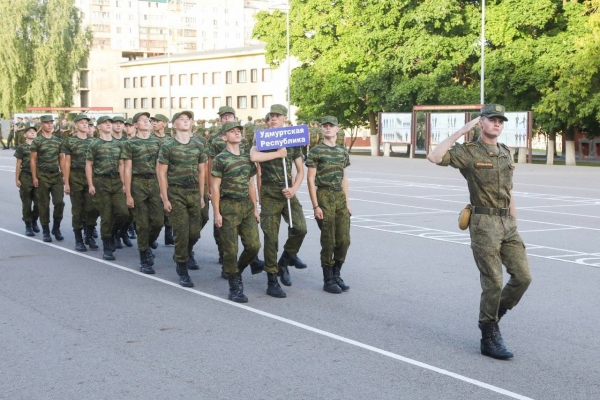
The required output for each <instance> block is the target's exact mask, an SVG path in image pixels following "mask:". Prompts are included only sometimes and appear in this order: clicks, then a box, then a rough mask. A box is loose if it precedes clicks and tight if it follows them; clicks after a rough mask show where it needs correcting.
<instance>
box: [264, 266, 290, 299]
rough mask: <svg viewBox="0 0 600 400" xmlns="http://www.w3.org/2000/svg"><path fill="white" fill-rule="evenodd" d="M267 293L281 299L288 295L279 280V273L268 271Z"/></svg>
mask: <svg viewBox="0 0 600 400" xmlns="http://www.w3.org/2000/svg"><path fill="white" fill-rule="evenodd" d="M267 294H268V295H269V296H273V297H277V298H280V299H282V298H284V297H286V294H285V292H284V291H283V289H282V288H281V286H279V282H278V281H277V274H272V273H269V272H267Z"/></svg>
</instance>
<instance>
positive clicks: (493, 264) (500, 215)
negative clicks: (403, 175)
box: [427, 104, 531, 359]
mask: <svg viewBox="0 0 600 400" xmlns="http://www.w3.org/2000/svg"><path fill="white" fill-rule="evenodd" d="M504 112H505V109H504V106H502V105H500V104H486V105H485V106H483V108H482V109H481V114H480V117H478V118H475V119H474V120H472V121H471V122H469V123H467V124H466V125H465V126H463V127H462V128H461V129H459V130H458V131H457V132H456V133H454V134H453V135H452V136H450V137H448V138H446V139H445V140H444V141H442V142H441V143H440V144H438V145H437V146H436V147H435V149H434V150H433V151H432V152H431V153H429V155H428V156H427V159H428V160H429V161H431V162H433V163H436V164H438V165H440V166H448V165H450V166H452V167H454V168H458V169H459V170H460V173H461V174H462V175H463V176H464V177H465V179H466V180H467V185H468V188H469V196H470V200H471V211H472V215H471V219H470V223H469V231H470V233H471V249H472V250H473V256H474V258H475V263H476V264H477V268H478V269H479V273H480V280H481V288H482V294H481V303H480V308H479V328H480V329H481V337H482V338H481V354H483V355H486V356H489V357H493V358H498V359H507V358H512V357H513V353H512V352H511V351H510V350H508V348H507V347H506V344H505V342H504V339H503V338H502V335H501V334H500V328H499V326H498V322H499V321H500V318H502V316H503V315H504V314H506V312H507V310H510V309H512V308H513V307H515V306H516V305H517V304H518V303H519V300H521V297H523V294H524V293H525V291H526V290H527V288H528V287H529V284H530V283H531V273H530V271H529V264H528V261H527V253H526V251H525V244H524V243H523V240H522V239H521V236H520V235H519V233H518V232H517V214H516V209H515V202H514V199H513V195H512V188H513V182H512V178H513V170H514V168H515V165H514V163H513V159H512V157H511V156H510V151H509V149H508V147H507V146H506V145H504V144H501V143H498V137H499V136H500V134H501V133H502V130H503V128H504V122H505V121H507V118H506V117H505V115H504ZM475 125H479V126H480V128H481V136H480V138H479V140H478V141H477V142H468V143H463V144H459V145H456V146H454V147H452V148H451V146H452V145H453V144H454V143H455V142H456V141H457V140H458V139H459V138H460V137H462V136H464V135H465V134H467V133H468V132H469V131H470V130H471V129H472V128H473V127H474V126H475ZM502 264H504V265H505V267H506V270H507V272H508V273H509V274H510V279H509V281H508V282H507V284H506V286H504V288H503V287H502V283H503V282H502Z"/></svg>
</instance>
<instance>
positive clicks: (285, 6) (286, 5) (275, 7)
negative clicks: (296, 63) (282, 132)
mask: <svg viewBox="0 0 600 400" xmlns="http://www.w3.org/2000/svg"><path fill="white" fill-rule="evenodd" d="M269 9H270V10H280V11H281V10H285V11H286V34H285V37H286V58H287V96H286V100H287V108H288V113H289V112H290V106H291V100H290V97H291V93H290V81H291V76H292V75H291V63H290V0H286V2H285V3H281V4H275V5H272V6H271V7H269Z"/></svg>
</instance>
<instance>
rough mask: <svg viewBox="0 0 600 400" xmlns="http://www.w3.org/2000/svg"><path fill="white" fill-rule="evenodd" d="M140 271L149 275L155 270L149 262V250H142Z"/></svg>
mask: <svg viewBox="0 0 600 400" xmlns="http://www.w3.org/2000/svg"><path fill="white" fill-rule="evenodd" d="M140 272H141V273H143V274H148V275H152V274H154V272H155V271H154V268H152V266H151V265H150V263H149V260H148V252H147V251H146V250H140Z"/></svg>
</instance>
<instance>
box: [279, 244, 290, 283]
mask: <svg viewBox="0 0 600 400" xmlns="http://www.w3.org/2000/svg"><path fill="white" fill-rule="evenodd" d="M288 265H290V255H289V254H288V252H287V251H285V250H284V251H283V253H282V254H281V257H279V261H278V262H277V266H278V267H279V271H278V272H277V275H279V279H280V280H281V283H283V284H284V285H285V286H292V278H291V277H290V270H289V269H288Z"/></svg>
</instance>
